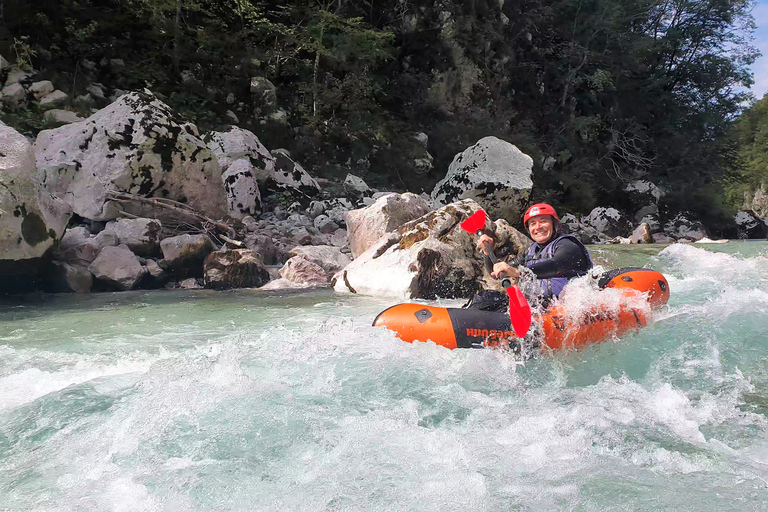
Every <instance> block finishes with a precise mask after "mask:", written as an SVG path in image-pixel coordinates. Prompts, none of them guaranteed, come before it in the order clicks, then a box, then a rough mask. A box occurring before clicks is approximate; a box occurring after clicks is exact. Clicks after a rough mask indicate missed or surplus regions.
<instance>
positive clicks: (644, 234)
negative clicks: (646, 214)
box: [629, 222, 653, 244]
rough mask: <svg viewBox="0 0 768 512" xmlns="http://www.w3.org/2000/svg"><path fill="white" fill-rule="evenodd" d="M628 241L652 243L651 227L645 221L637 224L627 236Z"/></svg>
mask: <svg viewBox="0 0 768 512" xmlns="http://www.w3.org/2000/svg"><path fill="white" fill-rule="evenodd" d="M629 240H630V243H633V244H652V243H653V235H652V233H651V227H650V226H649V225H648V224H646V223H645V222H644V223H642V224H640V225H639V226H637V229H635V231H634V232H633V233H632V236H630V237H629Z"/></svg>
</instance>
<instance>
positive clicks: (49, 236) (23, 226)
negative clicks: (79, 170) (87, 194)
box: [0, 124, 71, 261]
mask: <svg viewBox="0 0 768 512" xmlns="http://www.w3.org/2000/svg"><path fill="white" fill-rule="evenodd" d="M41 181H42V179H41V177H40V174H39V173H38V170H37V168H36V166H35V155H34V153H33V152H32V147H31V146H30V144H29V142H28V141H27V139H26V138H24V136H23V135H21V134H20V133H19V132H17V131H16V130H14V129H13V128H10V127H8V126H5V125H4V124H0V260H14V261H16V260H25V259H31V258H37V257H40V256H42V255H43V254H44V253H45V252H46V251H47V250H48V249H50V248H51V246H52V245H53V244H54V242H55V241H56V240H58V239H59V238H60V237H61V236H62V234H63V233H64V230H65V229H66V226H67V222H68V221H69V217H70V213H71V212H70V210H69V207H68V206H67V205H66V204H64V203H63V202H62V201H60V200H59V199H58V198H56V197H54V196H52V195H51V194H49V193H47V192H45V191H42V190H40V183H41Z"/></svg>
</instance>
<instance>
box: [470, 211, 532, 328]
mask: <svg viewBox="0 0 768 512" xmlns="http://www.w3.org/2000/svg"><path fill="white" fill-rule="evenodd" d="M485 219H486V215H485V210H477V211H476V212H475V213H473V214H472V215H470V216H469V217H468V218H467V220H465V221H464V222H462V223H461V229H463V230H464V231H466V232H467V233H473V234H476V235H480V234H482V229H483V226H485ZM483 247H484V249H485V251H484V252H485V254H487V255H488V257H489V258H490V259H491V263H493V264H494V265H495V264H496V263H497V262H498V261H499V259H498V258H497V257H496V255H495V254H494V253H493V251H491V250H490V247H488V243H487V242H486V243H484V244H483ZM501 286H503V287H504V288H506V289H507V296H509V320H510V322H511V323H512V328H513V329H514V331H515V334H516V335H517V337H518V338H523V337H524V336H525V335H526V334H527V333H528V328H529V327H530V326H531V306H530V305H529V304H528V301H527V300H525V296H524V295H523V292H521V291H520V288H518V287H517V286H515V285H513V284H512V282H511V281H510V280H509V279H508V278H506V277H505V278H504V279H503V280H502V281H501Z"/></svg>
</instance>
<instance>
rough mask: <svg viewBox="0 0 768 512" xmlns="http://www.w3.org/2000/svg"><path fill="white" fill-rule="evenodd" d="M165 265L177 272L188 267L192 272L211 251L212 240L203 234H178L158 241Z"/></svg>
mask: <svg viewBox="0 0 768 512" xmlns="http://www.w3.org/2000/svg"><path fill="white" fill-rule="evenodd" d="M160 249H161V250H162V251H163V260H164V263H165V266H166V267H167V268H169V269H171V270H174V271H176V272H177V273H182V274H183V273H184V272H183V269H189V270H191V271H192V273H198V272H195V269H196V267H201V266H202V264H203V262H204V261H205V258H206V257H207V256H208V255H209V254H210V253H211V252H212V251H213V242H211V239H210V238H208V237H207V236H205V235H201V234H195V235H189V234H185V235H178V236H172V237H170V238H166V239H164V240H162V241H161V242H160Z"/></svg>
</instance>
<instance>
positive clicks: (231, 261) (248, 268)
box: [204, 249, 269, 290]
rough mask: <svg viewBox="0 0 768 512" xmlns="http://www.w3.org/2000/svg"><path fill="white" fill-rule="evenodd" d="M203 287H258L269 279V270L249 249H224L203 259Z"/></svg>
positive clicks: (256, 254) (217, 288)
mask: <svg viewBox="0 0 768 512" xmlns="http://www.w3.org/2000/svg"><path fill="white" fill-rule="evenodd" d="M204 273H205V287H206V288H213V289H216V290H225V289H230V288H258V287H259V286H263V285H264V284H266V283H267V282H268V281H269V272H267V269H266V268H265V267H264V263H262V261H261V259H260V258H259V255H258V253H256V252H255V251H252V250H250V249H225V250H220V251H215V252H212V253H210V254H209V255H208V257H207V258H206V259H205V267H204Z"/></svg>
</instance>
